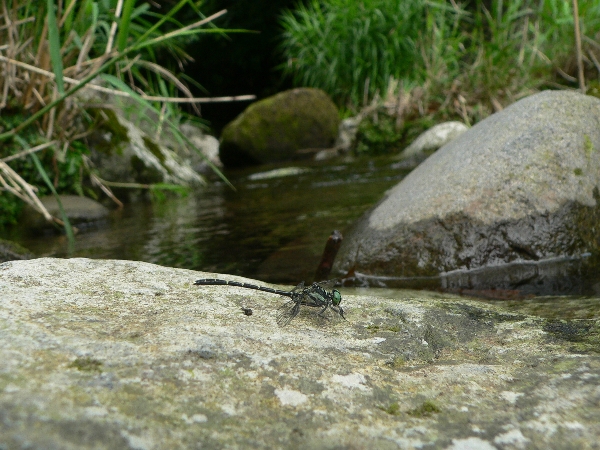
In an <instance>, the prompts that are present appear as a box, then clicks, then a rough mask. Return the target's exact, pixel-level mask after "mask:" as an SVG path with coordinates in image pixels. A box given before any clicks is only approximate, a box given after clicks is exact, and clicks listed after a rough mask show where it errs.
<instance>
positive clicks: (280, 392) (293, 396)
mask: <svg viewBox="0 0 600 450" xmlns="http://www.w3.org/2000/svg"><path fill="white" fill-rule="evenodd" d="M275 395H276V396H277V398H278V399H279V401H280V402H281V404H282V405H283V406H298V405H301V404H302V403H305V402H306V401H307V400H308V397H307V396H306V395H304V394H303V393H302V392H299V391H294V390H293V389H275Z"/></svg>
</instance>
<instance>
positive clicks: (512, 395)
mask: <svg viewBox="0 0 600 450" xmlns="http://www.w3.org/2000/svg"><path fill="white" fill-rule="evenodd" d="M523 395H525V394H523V393H522V392H513V391H502V392H501V393H500V398H502V399H504V400H506V401H507V402H508V403H510V404H511V405H514V404H515V403H517V400H518V399H519V397H522V396H523Z"/></svg>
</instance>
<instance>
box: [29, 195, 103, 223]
mask: <svg viewBox="0 0 600 450" xmlns="http://www.w3.org/2000/svg"><path fill="white" fill-rule="evenodd" d="M59 197H60V202H61V204H62V207H63V209H64V211H65V214H66V215H67V217H68V218H69V221H70V222H71V225H75V226H77V227H78V228H82V227H83V228H85V227H86V226H92V225H98V224H99V223H101V222H102V221H104V220H106V219H107V218H108V214H109V210H108V208H107V207H106V206H104V205H102V204H100V203H98V202H97V201H96V200H92V199H91V198H88V197H81V196H79V195H60V196H59ZM40 201H41V202H42V204H43V205H44V207H45V208H46V209H47V210H48V212H49V213H50V214H51V215H52V216H54V217H58V218H59V219H60V218H61V213H60V208H59V206H58V201H57V200H56V197H54V196H53V195H48V196H45V197H41V198H40ZM20 225H21V226H22V227H24V228H31V229H41V228H53V227H54V225H53V224H51V223H49V222H48V221H47V220H46V219H45V218H44V216H42V215H41V214H40V213H39V212H37V211H36V210H35V209H33V208H32V207H31V206H30V205H26V206H25V208H24V209H23V213H22V215H21V220H20Z"/></svg>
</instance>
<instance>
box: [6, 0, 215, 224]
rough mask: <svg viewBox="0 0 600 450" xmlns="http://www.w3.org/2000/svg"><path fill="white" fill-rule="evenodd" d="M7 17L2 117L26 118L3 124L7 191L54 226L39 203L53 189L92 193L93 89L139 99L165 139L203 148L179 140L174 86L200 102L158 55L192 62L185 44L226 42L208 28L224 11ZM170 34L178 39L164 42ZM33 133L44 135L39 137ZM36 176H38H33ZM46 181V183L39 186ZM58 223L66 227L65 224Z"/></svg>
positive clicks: (19, 5)
mask: <svg viewBox="0 0 600 450" xmlns="http://www.w3.org/2000/svg"><path fill="white" fill-rule="evenodd" d="M184 6H191V7H192V9H193V10H194V11H195V12H197V14H198V15H199V16H200V17H199V20H197V21H195V22H194V23H192V24H190V25H186V26H184V25H183V24H180V23H179V22H178V21H177V20H176V19H175V14H176V13H177V11H179V10H180V9H181V8H183V7H184ZM0 7H1V8H2V9H1V10H0V11H1V12H0V16H1V18H2V21H3V23H6V26H4V27H2V28H0V42H2V43H3V45H0V112H1V111H3V112H4V114H6V113H7V112H8V113H9V114H10V115H16V116H17V117H19V116H20V117H23V118H24V119H23V120H21V121H19V122H18V123H13V124H9V123H8V122H6V121H5V122H4V123H3V124H0V142H4V143H3V144H2V148H3V151H2V154H0V157H2V159H0V189H1V190H3V191H5V192H10V193H12V194H14V195H15V196H16V197H18V198H19V199H21V200H23V201H25V202H27V203H29V204H31V205H32V206H33V207H34V208H35V209H37V210H38V211H40V212H41V213H42V214H44V216H45V217H46V218H48V219H49V220H50V219H53V218H51V216H50V215H49V214H48V212H47V211H46V210H45V208H44V207H43V205H42V204H41V203H40V201H39V199H38V198H37V196H38V194H40V193H43V192H44V190H45V187H44V186H46V187H47V188H48V189H49V190H50V191H52V192H53V193H55V194H56V192H58V191H60V192H64V191H68V190H70V189H74V190H75V191H77V192H78V193H79V194H81V193H82V189H81V176H82V170H83V169H85V168H86V167H85V164H84V162H85V150H84V149H83V148H82V144H81V138H82V137H83V136H85V134H86V130H87V127H88V126H89V118H88V116H87V115H86V114H85V110H84V104H85V98H84V97H81V96H79V95H78V96H75V95H74V94H76V93H77V92H78V91H79V90H81V89H84V88H85V89H87V90H94V91H100V92H103V93H108V94H109V95H112V96H124V97H129V98H133V100H134V102H136V103H138V104H139V105H140V106H141V107H142V108H143V109H142V110H144V109H145V110H148V111H150V110H152V111H154V112H155V115H156V117H158V118H159V122H160V123H159V124H157V128H158V129H162V128H169V130H170V132H171V133H173V134H174V135H175V136H176V138H177V139H178V140H179V141H180V142H181V143H182V144H185V145H188V146H190V147H192V148H193V147H194V146H193V144H192V143H191V142H190V141H189V139H187V138H186V137H185V136H183V135H182V134H181V133H180V132H179V129H178V127H177V122H178V120H179V117H178V116H177V114H176V110H175V109H173V108H172V107H169V106H165V105H169V104H171V103H180V102H181V101H182V99H180V98H176V97H174V96H173V93H174V90H173V88H172V86H174V87H175V88H176V89H177V90H178V91H179V92H181V93H183V94H184V95H185V96H186V97H188V99H189V100H187V101H189V102H191V103H192V104H194V102H195V101H197V100H196V99H193V98H192V94H191V92H190V91H189V90H188V89H187V87H186V86H185V85H184V84H183V83H181V82H180V81H179V79H178V76H177V74H175V73H173V72H171V71H170V70H169V69H168V68H165V67H162V66H159V65H158V64H157V63H156V62H155V52H156V51H157V50H159V49H161V48H163V49H166V50H168V51H170V52H171V53H172V54H173V56H174V57H175V60H176V61H178V62H180V63H181V62H183V61H185V59H186V58H187V55H186V54H185V52H184V51H183V50H182V47H181V46H180V43H181V42H182V41H185V39H187V38H188V37H189V36H192V35H194V34H197V33H203V32H207V31H210V32H214V31H216V30H217V31H220V32H222V30H219V29H217V28H211V29H205V28H202V26H203V25H205V24H208V23H210V22H211V20H213V19H215V18H217V17H219V16H220V15H222V14H224V11H221V12H219V13H216V14H214V15H212V16H211V17H204V16H202V15H201V14H200V13H199V11H198V10H197V8H196V5H195V4H194V3H193V2H192V1H191V0H180V1H178V2H177V3H176V4H175V5H174V6H173V8H172V9H171V10H170V11H168V12H167V13H166V14H164V15H157V14H154V13H152V12H151V11H150V7H149V5H148V4H147V3H142V4H140V5H137V6H136V1H135V0H98V1H94V0H65V1H64V2H63V1H59V2H58V6H57V5H56V4H55V2H54V1H53V0H47V1H45V2H29V1H24V0H1V1H0ZM163 26H167V27H171V28H172V31H169V32H166V33H165V32H163V31H162V30H161V27H163ZM108 86H110V87H108ZM184 101H185V100H184ZM4 114H3V116H4ZM32 125H36V130H35V131H34V132H33V133H32V132H31V131H30V130H32V128H29V127H31V126H32ZM33 135H35V136H33ZM39 141H42V142H39ZM36 144H39V145H36ZM20 147H22V148H20ZM37 151H44V152H45V154H44V155H42V158H37V157H36V156H35V155H34V153H35V152H37ZM48 155H49V157H50V160H51V161H50V164H49V163H48V161H47V157H48ZM15 158H19V159H21V158H31V162H32V163H33V164H32V163H28V164H27V163H26V164H24V165H23V166H21V167H20V168H19V166H18V164H17V163H15V162H14V161H15ZM9 161H10V163H9ZM38 163H39V164H38ZM15 164H17V165H16V166H15ZM32 166H34V167H35V169H36V171H37V174H33V173H30V172H28V171H29V170H30V169H31V167H32ZM13 167H14V168H13ZM213 169H214V170H216V171H217V172H218V169H216V168H215V167H213ZM19 171H21V172H19ZM52 172H54V175H55V176H54V180H52V178H53V177H51V176H49V174H51V173H52ZM218 173H219V174H220V172H218ZM221 176H222V175H221ZM40 179H42V181H43V182H42V183H39V186H34V185H35V184H38V182H39V181H40ZM48 181H50V184H48ZM30 183H31V184H30ZM4 195H5V194H4V193H2V196H3V197H4ZM3 203H6V201H3ZM12 209H13V210H14V208H12ZM53 220H55V221H56V222H58V223H63V222H64V223H66V220H64V218H63V221H62V222H61V221H60V220H58V219H53ZM67 228H68V226H67Z"/></svg>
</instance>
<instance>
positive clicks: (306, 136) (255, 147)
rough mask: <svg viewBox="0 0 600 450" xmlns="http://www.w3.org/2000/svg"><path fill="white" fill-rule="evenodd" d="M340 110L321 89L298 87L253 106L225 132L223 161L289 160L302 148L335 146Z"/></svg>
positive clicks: (258, 161) (303, 153)
mask: <svg viewBox="0 0 600 450" xmlns="http://www.w3.org/2000/svg"><path fill="white" fill-rule="evenodd" d="M338 125H339V116H338V111H337V108H336V106H335V105H334V103H333V102H332V101H331V99H330V98H329V97H328V96H327V94H326V93H325V92H323V91H321V90H320V89H312V88H298V89H293V90H289V91H285V92H281V93H279V94H277V95H274V96H272V97H269V98H266V99H264V100H261V101H259V102H256V103H254V104H252V105H250V106H249V107H248V108H247V109H246V110H245V111H244V112H243V113H242V114H240V115H239V116H238V117H237V118H236V119H235V120H234V121H233V122H231V123H229V124H228V125H227V126H226V127H225V128H224V129H223V134H222V137H221V147H220V152H219V155H220V158H221V161H223V164H225V165H227V166H241V165H248V164H256V163H266V162H274V161H286V160H292V159H297V158H300V157H302V156H303V155H307V154H310V152H308V153H306V152H299V150H303V149H324V148H329V147H331V146H333V143H334V142H335V139H336V137H337V132H338Z"/></svg>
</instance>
